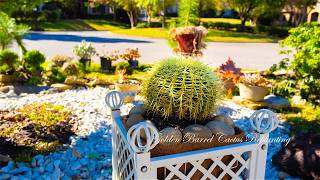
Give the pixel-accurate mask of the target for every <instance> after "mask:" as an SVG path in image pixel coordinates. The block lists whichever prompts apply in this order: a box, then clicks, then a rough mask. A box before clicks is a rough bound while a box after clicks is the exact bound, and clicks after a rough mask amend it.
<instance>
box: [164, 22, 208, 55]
mask: <svg viewBox="0 0 320 180" xmlns="http://www.w3.org/2000/svg"><path fill="white" fill-rule="evenodd" d="M206 35H207V30H206V28H204V27H202V26H187V27H181V28H174V29H171V30H170V31H169V38H170V39H171V40H172V41H176V42H177V45H178V47H175V48H174V49H173V51H174V52H176V53H179V54H181V55H185V56H192V55H202V52H201V50H202V49H204V48H205V43H204V38H205V36H206Z"/></svg>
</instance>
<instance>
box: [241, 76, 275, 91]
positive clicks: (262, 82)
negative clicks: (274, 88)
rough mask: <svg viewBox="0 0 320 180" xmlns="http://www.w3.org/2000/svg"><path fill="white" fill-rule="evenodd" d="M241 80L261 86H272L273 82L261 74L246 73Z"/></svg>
mask: <svg viewBox="0 0 320 180" xmlns="http://www.w3.org/2000/svg"><path fill="white" fill-rule="evenodd" d="M240 82H242V83H244V84H246V85H250V86H259V87H265V88H269V87H271V82H270V81H268V80H267V79H266V78H264V77H262V76H261V75H260V74H245V75H244V76H241V78H240Z"/></svg>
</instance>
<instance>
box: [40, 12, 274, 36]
mask: <svg viewBox="0 0 320 180" xmlns="http://www.w3.org/2000/svg"><path fill="white" fill-rule="evenodd" d="M203 21H204V22H205V21H211V22H220V21H222V22H228V23H240V20H238V19H227V18H205V19H204V18H203ZM40 27H41V28H42V29H44V30H45V31H88V30H95V31H110V32H112V33H115V34H121V35H127V36H140V37H150V38H167V37H168V29H162V28H136V29H130V28H129V26H128V25H127V24H123V23H118V22H113V21H108V20H92V19H90V20H89V19H86V20H63V21H60V22H44V23H42V24H41V25H40ZM207 41H216V42H276V41H277V39H275V38H271V37H268V36H265V35H258V34H252V33H245V32H233V31H220V30H212V29H211V30H209V33H208V36H207Z"/></svg>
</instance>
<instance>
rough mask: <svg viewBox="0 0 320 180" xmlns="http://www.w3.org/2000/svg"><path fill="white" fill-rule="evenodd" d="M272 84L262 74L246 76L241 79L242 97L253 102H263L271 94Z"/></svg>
mask: <svg viewBox="0 0 320 180" xmlns="http://www.w3.org/2000/svg"><path fill="white" fill-rule="evenodd" d="M270 88H271V82H270V81H268V80H267V79H266V78H264V77H262V76H261V75H260V74H245V75H243V76H242V77H241V78H240V84H239V90H240V97H242V98H244V99H248V100H252V101H257V102H258V101H262V100H263V99H264V97H265V96H266V95H267V94H269V90H270Z"/></svg>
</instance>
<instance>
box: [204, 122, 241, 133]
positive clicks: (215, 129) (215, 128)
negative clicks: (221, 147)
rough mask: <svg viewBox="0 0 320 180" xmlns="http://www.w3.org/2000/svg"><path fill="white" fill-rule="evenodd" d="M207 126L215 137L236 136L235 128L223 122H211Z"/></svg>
mask: <svg viewBox="0 0 320 180" xmlns="http://www.w3.org/2000/svg"><path fill="white" fill-rule="evenodd" d="M206 126H207V127H208V128H209V129H210V130H211V132H212V134H213V135H217V134H223V135H234V134H235V131H234V128H233V127H231V126H229V125H227V124H226V123H224V122H221V121H210V122H208V123H207V124H206Z"/></svg>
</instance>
